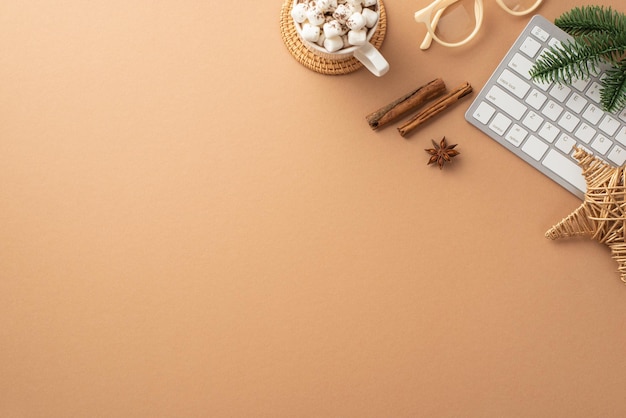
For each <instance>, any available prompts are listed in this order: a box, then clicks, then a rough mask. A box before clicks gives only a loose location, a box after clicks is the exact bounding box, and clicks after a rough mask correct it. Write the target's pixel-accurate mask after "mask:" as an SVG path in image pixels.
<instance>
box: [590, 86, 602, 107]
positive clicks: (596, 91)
mask: <svg viewBox="0 0 626 418" xmlns="http://www.w3.org/2000/svg"><path fill="white" fill-rule="evenodd" d="M600 88H601V86H600V84H599V83H598V82H597V81H594V82H593V83H591V87H589V90H587V97H589V98H590V99H591V100H593V101H594V102H596V103H600V100H601V98H600Z"/></svg>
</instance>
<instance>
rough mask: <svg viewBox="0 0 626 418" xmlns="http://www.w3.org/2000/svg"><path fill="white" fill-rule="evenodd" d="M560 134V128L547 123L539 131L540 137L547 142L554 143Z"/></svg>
mask: <svg viewBox="0 0 626 418" xmlns="http://www.w3.org/2000/svg"><path fill="white" fill-rule="evenodd" d="M558 134H559V128H557V127H556V126H554V125H552V124H551V123H550V122H546V123H544V124H543V126H542V127H541V130H539V136H541V137H542V138H543V139H545V140H546V141H548V142H550V143H552V142H554V138H556V136H557V135H558Z"/></svg>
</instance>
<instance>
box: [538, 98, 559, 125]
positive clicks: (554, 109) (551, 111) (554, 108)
mask: <svg viewBox="0 0 626 418" xmlns="http://www.w3.org/2000/svg"><path fill="white" fill-rule="evenodd" d="M561 112H563V108H562V107H561V106H559V105H558V104H557V103H556V102H555V101H554V100H549V101H548V104H547V105H546V107H544V108H543V110H542V111H541V113H543V114H544V115H545V116H546V117H547V118H548V119H550V120H551V121H553V122H554V121H556V120H557V119H558V118H559V116H560V115H561Z"/></svg>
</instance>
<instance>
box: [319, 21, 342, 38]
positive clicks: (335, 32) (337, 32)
mask: <svg viewBox="0 0 626 418" xmlns="http://www.w3.org/2000/svg"><path fill="white" fill-rule="evenodd" d="M343 33H344V31H343V28H342V27H341V24H340V23H339V22H338V21H336V20H331V21H330V22H328V23H324V35H325V36H326V38H333V37H336V36H341V35H343Z"/></svg>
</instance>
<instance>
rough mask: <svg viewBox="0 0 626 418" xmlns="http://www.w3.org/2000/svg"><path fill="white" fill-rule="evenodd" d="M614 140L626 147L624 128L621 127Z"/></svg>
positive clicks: (625, 128) (625, 127)
mask: <svg viewBox="0 0 626 418" xmlns="http://www.w3.org/2000/svg"><path fill="white" fill-rule="evenodd" d="M615 139H616V140H617V141H618V142H619V143H620V144H622V145H626V126H622V129H620V130H619V132H618V133H617V135H615Z"/></svg>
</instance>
